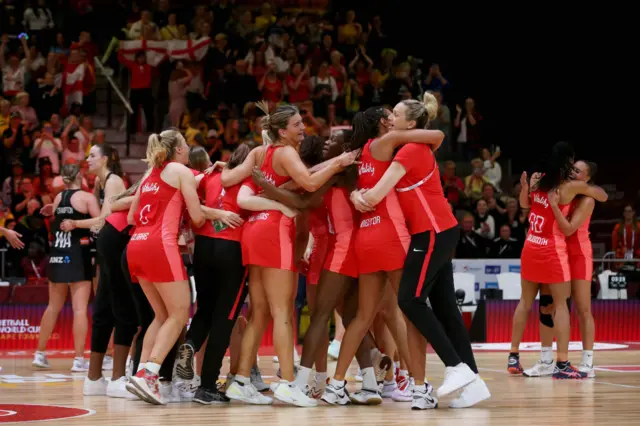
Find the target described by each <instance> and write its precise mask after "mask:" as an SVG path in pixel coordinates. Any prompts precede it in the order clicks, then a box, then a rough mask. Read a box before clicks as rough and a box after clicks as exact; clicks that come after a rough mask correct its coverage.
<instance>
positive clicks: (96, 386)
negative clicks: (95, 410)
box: [82, 377, 109, 396]
mask: <svg viewBox="0 0 640 426" xmlns="http://www.w3.org/2000/svg"><path fill="white" fill-rule="evenodd" d="M107 386H109V383H107V380H106V379H105V378H104V377H100V378H99V379H98V380H90V379H89V378H88V377H85V378H84V385H83V386H82V394H83V395H84V396H105V395H106V394H107Z"/></svg>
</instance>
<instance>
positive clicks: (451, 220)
mask: <svg viewBox="0 0 640 426" xmlns="http://www.w3.org/2000/svg"><path fill="white" fill-rule="evenodd" d="M393 161H396V162H398V163H400V164H402V166H403V167H404V168H405V170H406V174H405V175H404V176H403V177H402V179H400V181H399V182H398V184H397V185H396V191H397V192H398V200H399V201H400V206H401V207H402V211H403V212H404V215H405V217H406V219H407V225H408V227H409V233H410V234H411V235H415V234H419V233H421V232H425V231H435V232H436V233H440V232H442V231H446V230H447V229H451V228H453V227H455V226H457V225H458V221H457V220H456V218H455V216H454V215H453V212H452V211H451V207H450V206H449V202H448V201H447V199H446V198H445V196H444V192H443V190H442V184H441V183H440V171H439V169H438V163H437V162H436V157H435V156H434V155H433V152H432V151H431V148H430V147H429V145H425V144H417V143H409V144H406V145H404V146H403V147H402V148H401V149H400V151H398V153H397V154H396V155H395V157H394V158H393Z"/></svg>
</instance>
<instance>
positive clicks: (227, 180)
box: [220, 147, 265, 188]
mask: <svg viewBox="0 0 640 426" xmlns="http://www.w3.org/2000/svg"><path fill="white" fill-rule="evenodd" d="M264 149H265V148H264V147H261V148H256V149H254V150H252V151H251V152H250V153H249V155H247V158H245V159H244V162H243V163H242V164H240V165H239V166H237V167H234V168H233V169H226V168H225V169H224V170H223V171H222V175H221V176H220V182H222V186H223V187H224V188H228V187H230V186H233V185H237V184H239V183H240V182H242V181H243V180H245V179H246V178H248V177H249V176H251V171H252V170H253V168H254V167H257V166H258V158H259V157H258V154H260V155H262V154H263V153H264Z"/></svg>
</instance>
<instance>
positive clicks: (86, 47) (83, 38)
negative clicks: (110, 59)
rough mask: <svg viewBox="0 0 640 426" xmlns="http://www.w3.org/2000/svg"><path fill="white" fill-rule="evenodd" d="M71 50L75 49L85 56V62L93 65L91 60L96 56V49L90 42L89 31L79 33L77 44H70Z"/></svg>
mask: <svg viewBox="0 0 640 426" xmlns="http://www.w3.org/2000/svg"><path fill="white" fill-rule="evenodd" d="M70 49H71V50H74V49H77V50H79V51H80V52H84V54H86V55H87V56H86V58H85V59H86V61H87V62H89V63H90V64H93V58H95V57H96V56H97V55H98V47H97V46H96V45H95V43H94V42H93V41H91V33H90V32H89V31H82V32H80V37H79V38H78V41H77V42H74V43H71V47H70Z"/></svg>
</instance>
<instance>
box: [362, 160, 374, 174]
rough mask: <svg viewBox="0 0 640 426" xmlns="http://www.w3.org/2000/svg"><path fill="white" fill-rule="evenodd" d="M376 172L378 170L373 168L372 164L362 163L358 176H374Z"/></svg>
mask: <svg viewBox="0 0 640 426" xmlns="http://www.w3.org/2000/svg"><path fill="white" fill-rule="evenodd" d="M375 172H376V168H375V167H373V165H372V164H371V163H362V164H361V165H360V167H358V175H366V174H367V173H370V174H372V175H373V174H374V173H375Z"/></svg>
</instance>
